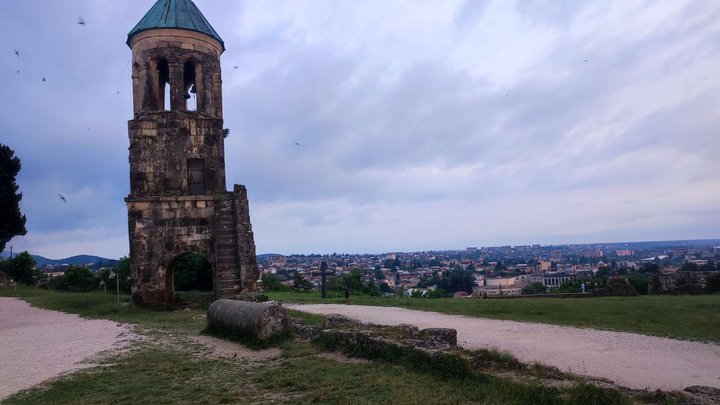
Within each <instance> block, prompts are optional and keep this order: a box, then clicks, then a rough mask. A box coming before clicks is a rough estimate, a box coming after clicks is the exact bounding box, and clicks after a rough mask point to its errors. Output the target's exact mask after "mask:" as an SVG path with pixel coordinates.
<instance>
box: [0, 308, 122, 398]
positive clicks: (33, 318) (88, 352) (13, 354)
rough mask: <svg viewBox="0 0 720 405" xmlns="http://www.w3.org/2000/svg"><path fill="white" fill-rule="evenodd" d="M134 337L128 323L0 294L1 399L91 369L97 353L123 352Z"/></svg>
mask: <svg viewBox="0 0 720 405" xmlns="http://www.w3.org/2000/svg"><path fill="white" fill-rule="evenodd" d="M133 340H134V335H133V333H132V332H131V331H130V327H129V326H128V325H121V324H118V323H117V322H113V321H107V320H88V319H83V318H81V317H79V316H77V315H71V314H66V313H62V312H56V311H48V310H45V309H39V308H35V307H32V306H30V304H28V303H27V302H25V301H22V300H19V299H16V298H0V400H3V399H4V398H6V397H8V396H10V395H12V394H14V393H16V392H18V391H21V390H23V389H26V388H30V387H32V386H34V385H37V384H39V383H41V382H43V381H46V380H49V379H51V378H54V377H57V376H59V375H62V374H65V373H68V372H70V371H73V370H77V369H80V368H87V367H92V366H93V365H94V364H93V362H92V358H93V356H96V355H98V354H100V353H102V352H106V351H109V350H123V349H124V348H125V347H127V346H128V345H129V343H130V342H131V341H133Z"/></svg>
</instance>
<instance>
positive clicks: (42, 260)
mask: <svg viewBox="0 0 720 405" xmlns="http://www.w3.org/2000/svg"><path fill="white" fill-rule="evenodd" d="M15 254H17V253H15ZM30 256H32V257H33V259H35V263H36V264H37V265H38V266H47V265H51V266H59V265H63V264H69V265H76V266H79V265H83V264H87V263H97V262H99V261H102V262H106V263H107V265H109V266H112V265H114V264H115V263H117V259H107V258H104V257H100V256H91V255H78V256H71V257H66V258H64V259H48V258H47V257H43V256H38V255H33V254H31V255H30ZM9 257H10V252H2V253H0V259H7V258H9Z"/></svg>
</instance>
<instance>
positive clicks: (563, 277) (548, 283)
mask: <svg viewBox="0 0 720 405" xmlns="http://www.w3.org/2000/svg"><path fill="white" fill-rule="evenodd" d="M572 279H573V276H572V275H570V274H560V273H556V274H545V275H544V276H543V285H544V286H545V287H547V288H550V289H554V288H560V286H562V285H563V284H565V283H568V282H570V281H572Z"/></svg>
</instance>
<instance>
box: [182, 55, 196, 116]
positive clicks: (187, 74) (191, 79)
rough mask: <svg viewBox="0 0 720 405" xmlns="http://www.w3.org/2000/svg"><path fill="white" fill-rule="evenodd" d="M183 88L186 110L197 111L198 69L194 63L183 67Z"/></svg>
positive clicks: (187, 63) (189, 62) (186, 63)
mask: <svg viewBox="0 0 720 405" xmlns="http://www.w3.org/2000/svg"><path fill="white" fill-rule="evenodd" d="M183 88H184V90H185V94H184V97H185V109H186V110H187V111H197V67H196V66H195V62H193V61H187V62H185V66H183Z"/></svg>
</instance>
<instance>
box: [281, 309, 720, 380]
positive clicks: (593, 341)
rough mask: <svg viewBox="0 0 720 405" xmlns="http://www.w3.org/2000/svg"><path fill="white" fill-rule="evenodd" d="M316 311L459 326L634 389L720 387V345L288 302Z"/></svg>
mask: <svg viewBox="0 0 720 405" xmlns="http://www.w3.org/2000/svg"><path fill="white" fill-rule="evenodd" d="M288 307H289V308H292V309H297V310H301V311H305V312H312V313H315V314H323V315H326V314H342V315H345V316H349V317H351V318H354V319H358V320H361V321H363V322H372V323H377V324H386V325H397V324H400V323H409V324H413V325H416V326H417V327H419V328H429V327H443V328H453V329H457V331H458V344H459V345H461V346H463V347H466V348H470V349H477V348H495V349H499V350H502V351H507V352H510V353H512V354H513V355H515V356H516V357H517V358H518V359H520V360H521V361H523V362H526V363H532V362H534V361H538V362H541V363H543V364H547V365H551V366H555V367H558V368H559V369H561V370H564V371H570V372H574V373H578V374H584V375H590V376H594V377H604V378H608V379H611V380H613V381H615V382H616V383H617V384H620V385H624V386H627V387H631V388H651V389H683V388H685V387H688V386H692V385H705V386H710V387H715V388H720V346H719V345H716V344H706V343H698V342H688V341H681V340H674V339H663V338H657V337H652V336H645V335H637V334H633V333H621V332H606V331H598V330H594V329H583V328H572V327H564V326H552V325H544V324H536V323H524V322H513V321H498V320H492V319H482V318H473V317H467V316H461V315H447V314H441V313H437V312H425V311H414V310H409V309H403V308H389V307H370V306H359V305H333V304H325V305H323V304H321V305H288Z"/></svg>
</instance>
